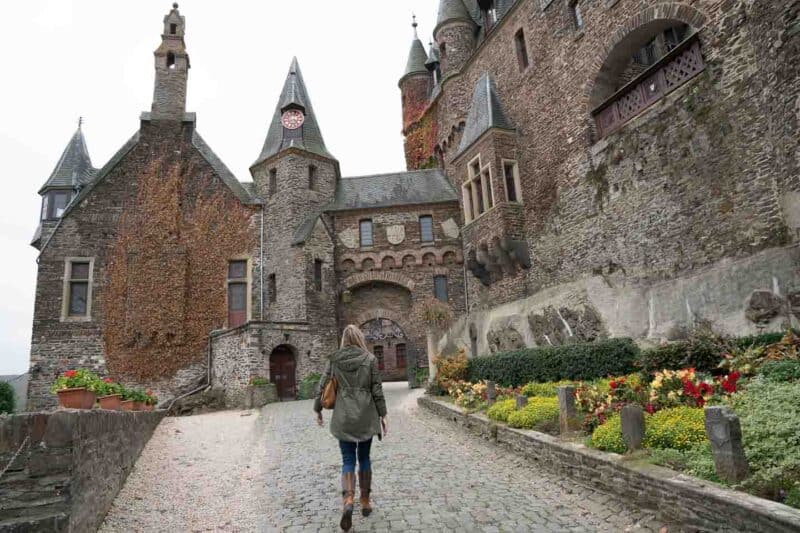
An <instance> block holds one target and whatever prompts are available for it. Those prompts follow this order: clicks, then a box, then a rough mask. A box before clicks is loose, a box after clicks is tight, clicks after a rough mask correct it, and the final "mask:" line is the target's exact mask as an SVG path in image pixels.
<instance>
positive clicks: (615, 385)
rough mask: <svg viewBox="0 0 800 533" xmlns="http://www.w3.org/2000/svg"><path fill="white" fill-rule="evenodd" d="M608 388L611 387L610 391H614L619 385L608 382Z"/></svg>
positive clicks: (614, 382)
mask: <svg viewBox="0 0 800 533" xmlns="http://www.w3.org/2000/svg"><path fill="white" fill-rule="evenodd" d="M608 386H609V387H611V390H616V389H617V387H619V383H617V382H616V381H610V382H609V383H608Z"/></svg>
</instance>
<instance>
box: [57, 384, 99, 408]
mask: <svg viewBox="0 0 800 533" xmlns="http://www.w3.org/2000/svg"><path fill="white" fill-rule="evenodd" d="M57 394H58V403H59V404H61V407H63V408H64V409H91V408H93V407H94V401H95V400H96V399H97V395H96V394H95V393H94V392H92V391H90V390H86V389H84V388H80V389H63V390H60V391H58V393H57Z"/></svg>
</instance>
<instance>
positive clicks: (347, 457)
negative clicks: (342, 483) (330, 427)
mask: <svg viewBox="0 0 800 533" xmlns="http://www.w3.org/2000/svg"><path fill="white" fill-rule="evenodd" d="M371 447H372V439H369V440H365V441H364V442H345V441H343V440H340V441H339V449H340V450H342V474H347V473H353V474H354V473H355V471H356V455H358V470H359V472H369V471H370V470H371V464H370V461H369V450H370V448H371Z"/></svg>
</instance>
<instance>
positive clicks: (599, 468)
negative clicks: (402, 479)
mask: <svg viewBox="0 0 800 533" xmlns="http://www.w3.org/2000/svg"><path fill="white" fill-rule="evenodd" d="M418 402H419V404H420V405H421V406H422V407H425V408H426V409H429V410H430V411H432V412H434V413H435V414H437V415H439V416H442V417H444V418H447V419H448V420H451V421H453V422H455V423H457V424H458V425H460V426H462V427H464V428H466V429H468V430H469V431H471V432H473V433H476V434H478V435H480V436H483V437H485V438H487V439H490V440H493V441H495V442H497V443H499V444H502V445H504V446H507V447H508V448H511V449H513V450H514V451H517V452H519V453H521V454H522V455H524V456H525V457H526V458H528V459H529V460H530V461H532V462H533V463H536V464H537V465H540V466H541V467H542V468H544V469H547V470H549V471H552V472H554V473H556V474H559V475H562V476H564V477H568V478H571V479H573V480H575V482H577V483H580V484H582V485H585V486H588V487H590V488H593V489H596V490H599V491H602V492H605V493H608V494H614V495H616V496H618V497H620V498H622V499H624V500H626V501H630V502H633V503H635V504H637V505H639V506H641V507H644V508H646V509H652V510H654V511H656V512H657V513H658V515H659V517H660V518H661V519H663V520H665V521H668V522H671V523H673V524H675V525H681V526H684V527H686V528H688V529H699V530H701V531H737V532H738V531H748V532H759V533H761V532H763V533H790V532H792V533H797V532H798V531H800V511H798V510H796V509H793V508H791V507H787V506H786V505H782V504H779V503H776V502H772V501H769V500H764V499H761V498H756V497H755V496H751V495H749V494H745V493H742V492H735V491H732V490H728V489H724V488H722V487H720V486H718V485H715V484H712V483H708V482H705V481H702V480H699V479H696V478H693V477H689V476H686V475H683V474H679V473H677V472H674V471H672V470H668V469H666V468H661V467H658V466H654V465H650V464H646V463H644V462H642V461H635V460H631V459H628V458H625V457H623V456H621V455H617V454H612V453H605V452H601V451H599V450H595V449H592V448H587V447H586V446H583V445H582V444H578V443H575V442H568V441H562V440H560V439H559V438H557V437H552V436H550V435H545V434H543V433H538V432H536V431H527V430H519V429H513V428H509V427H506V426H504V425H498V424H496V423H494V422H492V421H491V420H489V419H488V418H486V417H485V416H483V415H480V414H475V415H467V414H464V413H462V412H461V411H460V410H459V409H458V408H457V407H455V406H454V405H452V404H449V403H447V402H443V401H440V400H435V399H433V398H430V397H427V396H423V397H421V398H420V399H419V400H418Z"/></svg>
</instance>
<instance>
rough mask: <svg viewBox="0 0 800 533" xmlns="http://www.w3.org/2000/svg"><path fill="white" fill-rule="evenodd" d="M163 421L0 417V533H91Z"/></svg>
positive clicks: (127, 416)
mask: <svg viewBox="0 0 800 533" xmlns="http://www.w3.org/2000/svg"><path fill="white" fill-rule="evenodd" d="M164 414H165V413H164V412H147V413H145V412H135V413H124V412H115V411H101V410H94V411H58V412H54V413H31V414H24V415H16V416H5V417H0V465H3V466H5V465H6V464H8V462H9V461H10V460H11V459H12V457H13V456H14V453H15V452H16V451H17V450H18V449H19V448H20V447H21V446H22V445H23V443H24V442H25V439H26V437H27V438H29V440H28V442H27V444H25V446H24V447H22V452H21V453H20V454H19V456H18V457H17V459H16V460H15V461H14V463H13V464H12V465H11V467H10V468H9V470H8V471H7V472H6V474H5V475H4V476H3V477H2V479H0V531H95V530H96V529H97V527H99V525H100V524H101V523H102V521H103V518H104V517H105V514H106V512H107V511H108V509H109V508H110V507H111V504H112V502H113V501H114V498H115V497H116V496H117V493H118V492H119V491H120V489H121V488H122V486H123V484H124V483H125V479H126V478H127V476H128V474H129V473H130V471H131V469H132V468H133V466H134V464H135V462H136V459H137V458H138V457H139V454H140V452H141V451H142V449H143V448H144V446H145V444H147V441H148V440H149V439H150V436H151V435H152V434H153V431H154V430H155V428H156V426H158V423H159V422H160V421H161V419H162V417H163V416H164Z"/></svg>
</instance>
